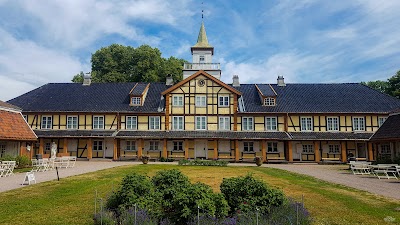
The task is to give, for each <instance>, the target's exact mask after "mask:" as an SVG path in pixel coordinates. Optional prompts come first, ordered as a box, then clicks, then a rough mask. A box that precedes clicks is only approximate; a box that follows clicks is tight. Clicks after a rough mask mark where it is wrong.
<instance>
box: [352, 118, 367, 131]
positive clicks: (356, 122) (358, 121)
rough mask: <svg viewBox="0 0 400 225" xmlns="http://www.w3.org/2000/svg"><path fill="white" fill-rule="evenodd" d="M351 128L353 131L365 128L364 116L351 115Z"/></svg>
mask: <svg viewBox="0 0 400 225" xmlns="http://www.w3.org/2000/svg"><path fill="white" fill-rule="evenodd" d="M353 130H354V131H363V130H365V122H364V117H353Z"/></svg>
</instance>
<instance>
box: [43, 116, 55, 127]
mask: <svg viewBox="0 0 400 225" xmlns="http://www.w3.org/2000/svg"><path fill="white" fill-rule="evenodd" d="M40 127H41V128H42V129H52V128H53V117H52V116H42V123H41V126H40Z"/></svg>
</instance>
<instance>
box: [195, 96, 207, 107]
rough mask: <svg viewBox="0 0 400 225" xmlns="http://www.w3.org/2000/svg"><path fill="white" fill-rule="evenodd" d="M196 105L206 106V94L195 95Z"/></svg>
mask: <svg viewBox="0 0 400 225" xmlns="http://www.w3.org/2000/svg"><path fill="white" fill-rule="evenodd" d="M195 104H196V107H206V106H207V96H205V95H196V103H195Z"/></svg>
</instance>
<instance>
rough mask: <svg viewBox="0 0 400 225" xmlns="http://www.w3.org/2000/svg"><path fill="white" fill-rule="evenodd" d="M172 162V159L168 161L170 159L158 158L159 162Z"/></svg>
mask: <svg viewBox="0 0 400 225" xmlns="http://www.w3.org/2000/svg"><path fill="white" fill-rule="evenodd" d="M173 161H174V159H170V158H164V157H161V158H160V162H173Z"/></svg>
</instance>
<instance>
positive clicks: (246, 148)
mask: <svg viewBox="0 0 400 225" xmlns="http://www.w3.org/2000/svg"><path fill="white" fill-rule="evenodd" d="M243 152H254V142H252V141H245V142H243Z"/></svg>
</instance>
